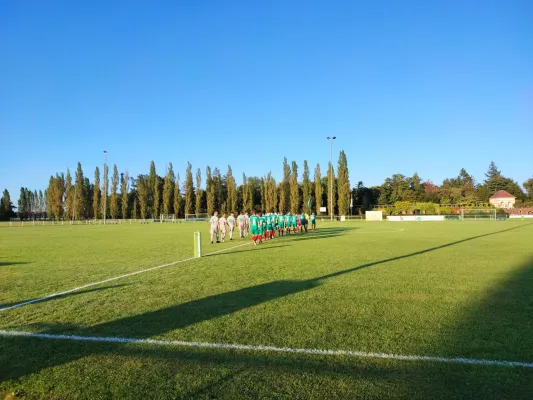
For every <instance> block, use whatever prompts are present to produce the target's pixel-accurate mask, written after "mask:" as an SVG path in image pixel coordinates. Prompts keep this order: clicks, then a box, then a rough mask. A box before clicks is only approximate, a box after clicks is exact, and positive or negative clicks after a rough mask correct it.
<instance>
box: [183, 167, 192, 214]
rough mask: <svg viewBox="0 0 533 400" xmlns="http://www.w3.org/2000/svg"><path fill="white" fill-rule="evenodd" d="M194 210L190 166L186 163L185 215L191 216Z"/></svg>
mask: <svg viewBox="0 0 533 400" xmlns="http://www.w3.org/2000/svg"><path fill="white" fill-rule="evenodd" d="M193 208H194V184H193V178H192V165H191V163H190V162H188V163H187V170H186V171H185V214H192V213H193Z"/></svg>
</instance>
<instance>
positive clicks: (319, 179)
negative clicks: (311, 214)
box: [315, 164, 323, 215]
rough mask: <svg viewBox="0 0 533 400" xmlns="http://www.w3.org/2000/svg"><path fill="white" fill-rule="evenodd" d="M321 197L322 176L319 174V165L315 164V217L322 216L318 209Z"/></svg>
mask: <svg viewBox="0 0 533 400" xmlns="http://www.w3.org/2000/svg"><path fill="white" fill-rule="evenodd" d="M322 196H323V189H322V175H321V173H320V164H317V165H316V168H315V210H316V215H322V212H321V211H320V207H322Z"/></svg>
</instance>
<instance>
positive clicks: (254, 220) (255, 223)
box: [250, 211, 261, 246]
mask: <svg viewBox="0 0 533 400" xmlns="http://www.w3.org/2000/svg"><path fill="white" fill-rule="evenodd" d="M260 224H261V220H260V219H259V217H258V216H257V215H256V214H255V211H252V216H251V217H250V232H251V234H252V243H253V244H254V245H256V246H257V241H258V240H259V235H260V234H261V231H260Z"/></svg>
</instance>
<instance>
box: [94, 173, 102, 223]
mask: <svg viewBox="0 0 533 400" xmlns="http://www.w3.org/2000/svg"><path fill="white" fill-rule="evenodd" d="M101 196H102V194H101V193H100V169H99V168H98V167H96V169H95V170H94V184H93V216H94V218H100V198H101Z"/></svg>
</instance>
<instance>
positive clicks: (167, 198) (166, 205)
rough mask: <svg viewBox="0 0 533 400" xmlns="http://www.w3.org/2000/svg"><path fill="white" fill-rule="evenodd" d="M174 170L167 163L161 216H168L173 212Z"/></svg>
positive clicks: (170, 164)
mask: <svg viewBox="0 0 533 400" xmlns="http://www.w3.org/2000/svg"><path fill="white" fill-rule="evenodd" d="M175 180H176V177H175V176H174V169H173V167H172V163H168V169H167V174H166V175H165V179H164V181H163V214H165V215H169V214H172V212H173V207H172V206H173V204H172V202H173V199H174V181H175Z"/></svg>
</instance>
